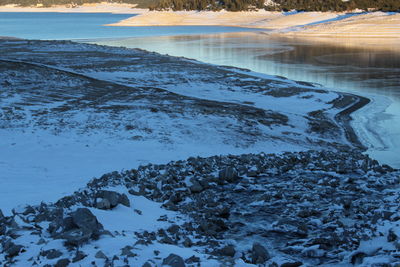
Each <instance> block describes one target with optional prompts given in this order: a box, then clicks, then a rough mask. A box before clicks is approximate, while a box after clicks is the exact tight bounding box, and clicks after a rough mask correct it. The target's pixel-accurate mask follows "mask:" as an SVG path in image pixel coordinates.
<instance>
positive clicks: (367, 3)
mask: <svg viewBox="0 0 400 267" xmlns="http://www.w3.org/2000/svg"><path fill="white" fill-rule="evenodd" d="M274 3H275V5H265V4H264V1H263V0H214V1H213V0H160V1H159V2H158V3H157V4H154V5H150V9H153V10H168V9H171V10H174V11H178V10H214V11H217V10H221V9H226V10H229V11H243V10H256V9H265V10H271V11H289V10H298V11H350V10H354V9H356V8H358V9H362V10H365V11H368V10H380V11H400V0H348V1H343V0H274Z"/></svg>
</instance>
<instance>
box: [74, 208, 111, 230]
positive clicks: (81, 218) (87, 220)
mask: <svg viewBox="0 0 400 267" xmlns="http://www.w3.org/2000/svg"><path fill="white" fill-rule="evenodd" d="M71 217H72V220H73V223H74V224H75V225H76V226H78V228H80V229H85V230H88V231H90V232H96V231H99V230H100V229H103V226H102V225H101V224H100V223H99V222H98V221H97V218H96V216H94V215H93V213H92V212H91V211H90V210H89V209H87V208H79V209H77V210H76V211H74V212H72V213H71Z"/></svg>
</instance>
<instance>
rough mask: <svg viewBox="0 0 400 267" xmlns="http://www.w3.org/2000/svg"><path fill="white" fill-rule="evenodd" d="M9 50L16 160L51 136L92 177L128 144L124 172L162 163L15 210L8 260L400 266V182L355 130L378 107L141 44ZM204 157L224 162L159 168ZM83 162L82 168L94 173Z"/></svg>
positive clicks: (7, 107)
mask: <svg viewBox="0 0 400 267" xmlns="http://www.w3.org/2000/svg"><path fill="white" fill-rule="evenodd" d="M0 47H1V49H2V51H4V55H2V58H1V59H0V61H1V62H2V64H1V65H0V78H1V81H2V82H1V84H0V85H1V86H2V88H4V92H2V94H1V95H0V96H1V98H0V100H1V101H2V102H0V103H1V110H0V118H1V119H2V120H1V121H0V131H1V134H2V135H3V136H4V138H2V140H1V141H2V142H4V140H6V142H5V143H4V147H5V149H8V150H7V151H9V152H10V154H11V153H13V152H14V151H15V148H16V147H17V146H18V145H19V142H22V141H21V140H20V139H17V141H14V140H15V139H14V137H15V136H18V135H21V136H22V137H21V139H23V141H26V140H28V141H29V140H34V142H33V143H28V145H30V146H35V145H37V144H36V143H37V141H36V140H39V141H40V142H41V143H40V148H42V147H46V146H47V147H49V150H48V151H47V152H48V153H47V154H49V155H50V157H54V156H53V155H56V154H57V153H58V152H59V151H62V152H63V153H70V151H69V150H68V149H69V148H70V147H74V146H77V147H78V149H77V150H74V151H73V152H74V153H77V154H80V153H88V154H83V155H84V157H82V159H84V158H86V157H87V158H91V159H95V164H94V165H93V166H94V167H93V166H92V167H93V168H100V167H101V166H100V165H101V164H103V163H104V162H106V163H109V162H107V161H103V162H102V163H100V161H96V160H97V159H98V158H96V156H98V154H100V153H98V151H101V153H104V154H107V153H110V150H111V149H112V148H113V147H114V146H116V144H119V143H121V144H122V146H123V147H124V148H125V147H126V148H125V150H124V148H121V147H122V146H120V147H119V149H120V150H119V151H118V152H119V153H117V154H113V157H115V158H110V159H109V161H111V163H115V162H118V161H121V160H124V159H126V158H128V159H130V160H131V161H132V163H130V165H129V166H132V165H133V164H134V163H133V162H134V159H136V158H138V159H139V160H143V159H144V157H145V152H146V150H147V151H150V152H151V155H150V156H149V158H148V161H147V162H150V163H149V164H138V165H137V166H138V167H135V168H133V169H131V168H132V167H130V168H125V170H124V171H120V172H111V173H108V174H105V175H103V176H101V177H100V178H97V179H93V180H91V181H90V182H89V183H88V184H87V185H86V186H85V187H82V188H81V189H79V190H78V191H76V192H75V193H73V194H71V195H68V196H66V197H63V198H59V200H58V201H54V203H49V202H47V201H44V202H42V203H41V204H39V205H36V204H33V203H32V204H31V205H28V206H24V207H16V208H15V209H13V211H12V214H8V213H6V212H5V213H4V214H3V213H2V212H0V265H2V266H26V265H27V264H28V265H33V266H34V265H38V266H57V267H62V266H91V265H92V266H146V267H149V266H150V267H151V266H163V265H164V266H174V267H181V266H279V267H281V266H282V267H288V266H316V265H322V266H353V265H360V266H397V265H398V264H400V251H399V250H400V243H399V242H400V209H399V205H398V203H399V201H400V190H399V179H400V171H399V170H395V169H393V168H391V167H389V166H387V165H380V164H379V163H378V162H377V161H375V160H373V159H371V158H369V157H368V156H367V155H364V154H362V151H363V150H364V149H365V148H364V147H363V145H362V144H361V142H360V140H358V138H357V136H356V135H355V133H354V131H353V129H352V128H351V125H350V123H349V122H350V120H351V117H350V114H351V113H352V112H354V111H355V110H358V109H360V108H361V107H363V106H364V105H366V104H367V103H368V102H369V100H368V99H366V98H363V97H359V96H356V95H351V94H342V93H337V92H328V91H326V90H323V89H320V88H317V87H315V86H314V85H312V84H309V83H304V82H297V81H290V80H287V79H285V78H283V77H273V76H267V75H263V76H260V75H259V74H255V73H251V72H250V71H248V70H243V69H237V68H231V67H227V66H213V65H209V64H203V63H200V62H197V61H193V60H190V59H186V58H175V57H170V56H167V55H159V54H156V53H149V52H146V51H142V50H137V49H124V48H112V47H106V46H97V45H88V44H77V43H73V42H67V41H26V40H2V41H0ZM97 137H99V138H98V139H96V138H97ZM205 137H207V138H205ZM7 138H8V139H7ZM47 140H50V141H47ZM82 140H84V141H83V142H82ZM91 140H94V141H92V142H91ZM193 140H196V142H195V145H196V146H194V145H193ZM107 141H109V142H110V143H109V144H107V145H108V146H106V148H105V149H104V148H103V147H101V146H100V148H101V149H103V150H101V149H100V150H96V149H93V148H96V146H97V147H98V146H99V143H101V142H107ZM62 142H65V143H62ZM146 142H154V143H157V146H149V145H148V143H146ZM23 144H24V145H23V147H22V149H23V152H24V153H26V152H25V150H26V147H27V145H26V143H23ZM54 144H57V146H54ZM60 144H62V145H60ZM143 144H144V145H143ZM221 144H223V145H225V147H223V148H224V149H221V150H219V148H220V145H221ZM152 145H153V144H152ZM82 147H83V148H82ZM204 147H207V148H208V149H209V151H207V153H206V154H208V155H210V154H211V152H212V155H215V154H225V155H219V156H202V157H200V156H198V155H199V153H197V154H196V156H193V157H189V158H187V159H186V160H174V161H171V162H169V163H166V164H154V161H150V159H152V160H155V158H156V156H157V155H156V154H165V155H164V157H168V158H169V160H171V159H173V157H182V155H186V154H184V151H186V150H190V149H192V150H193V151H197V150H198V149H199V148H202V149H203V148H204ZM277 147H278V148H277ZM155 148H156V149H155ZM237 148H240V150H239V149H237ZM179 149H181V150H179ZM285 150H286V151H287V150H291V151H295V150H297V151H302V152H284V151H285ZM86 151H88V152H86ZM121 151H122V152H123V153H122V152H121ZM177 151H178V152H177ZM226 151H228V153H227V152H226ZM238 151H250V153H243V152H242V153H239V152H238ZM255 151H257V152H255ZM260 151H265V152H268V153H263V152H260ZM173 153H176V154H173ZM72 154H73V153H71V155H72ZM192 154H194V152H192ZM22 156H23V154H16V157H15V159H16V160H17V161H18V160H19V158H20V157H22ZM8 157H10V156H8ZM31 158H35V155H31V156H30V159H31ZM48 159H49V158H48V157H47V158H38V162H39V163H40V164H44V163H43V162H46V160H48ZM6 160H8V159H6V158H3V159H2V161H4V162H7V161H6ZM67 160H70V158H69V157H68V158H67ZM0 161H1V158H0ZM81 161H82V162H79V164H80V165H79V164H78V165H75V166H79V168H78V169H79V170H83V169H85V168H89V167H88V163H87V162H86V161H83V160H81ZM158 161H159V162H160V160H158ZM18 162H19V161H18ZM162 162H168V160H165V161H162ZM12 163H14V162H12ZM39 163H37V164H39ZM67 163H68V164H69V165H70V164H71V163H72V161H68V162H67ZM135 163H136V162H135ZM4 166H7V165H6V164H4ZM11 166H13V165H11ZM24 167H25V166H23V167H22V169H23V168H24ZM45 167H46V168H47V167H49V165H46V166H45ZM65 169H67V168H66V167H65ZM115 169H117V168H114V170H115ZM119 169H122V168H119ZM5 170H7V169H6V168H5ZM10 170H11V171H9V172H8V173H7V175H9V176H8V180H12V179H16V178H14V177H13V176H11V175H12V174H13V173H15V172H16V169H15V168H11V167H10ZM28 171H29V172H28V173H29V176H30V177H32V172H31V170H30V169H28ZM42 174H44V173H39V175H42ZM46 174H47V173H46ZM25 175H26V174H25ZM36 175H38V174H36ZM79 175H81V174H80V173H79ZM15 177H17V178H21V177H22V176H15ZM38 177H40V176H37V177H35V179H33V178H31V179H30V180H29V181H28V183H32V181H35V182H36V181H37V180H39V178H38ZM60 177H62V179H59V180H57V182H58V183H61V182H63V179H65V180H66V181H67V182H68V183H69V182H71V181H72V180H73V179H76V178H75V177H74V176H73V175H71V176H60ZM92 177H93V176H92ZM40 178H41V177H40ZM85 178H87V177H85ZM4 181H5V180H4ZM4 181H2V182H4ZM75 188H77V187H75ZM34 190H35V192H34V193H36V194H38V192H40V193H43V192H42V191H41V190H40V189H37V185H36V184H35V188H34ZM20 195H21V193H17V194H16V196H17V197H18V196H20ZM15 198H16V197H15Z"/></svg>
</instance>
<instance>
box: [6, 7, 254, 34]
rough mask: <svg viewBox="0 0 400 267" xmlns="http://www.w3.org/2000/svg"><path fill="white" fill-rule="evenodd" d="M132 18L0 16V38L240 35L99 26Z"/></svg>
mask: <svg viewBox="0 0 400 267" xmlns="http://www.w3.org/2000/svg"><path fill="white" fill-rule="evenodd" d="M132 16H133V15H132V14H111V13H56V12H54V13H53V12H34V13H29V12H0V36H13V37H18V38H25V39H40V40H75V39H93V38H122V37H137V36H161V35H181V34H185V35H187V34H205V33H221V32H238V31H243V29H239V28H235V27H209V26H184V27H178V26H171V27H169V26H167V27H109V26H102V25H105V24H110V23H115V22H118V21H120V20H123V19H127V18H129V17H132ZM249 31H251V30H250V29H249Z"/></svg>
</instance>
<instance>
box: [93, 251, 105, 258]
mask: <svg viewBox="0 0 400 267" xmlns="http://www.w3.org/2000/svg"><path fill="white" fill-rule="evenodd" d="M94 257H95V258H96V259H105V260H106V259H108V258H107V256H106V254H104V253H103V251H101V250H99V251H97V253H96V254H95V255H94Z"/></svg>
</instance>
